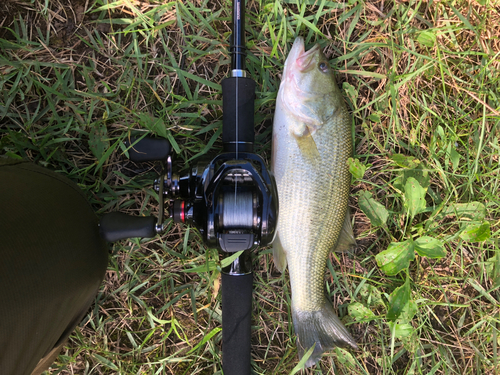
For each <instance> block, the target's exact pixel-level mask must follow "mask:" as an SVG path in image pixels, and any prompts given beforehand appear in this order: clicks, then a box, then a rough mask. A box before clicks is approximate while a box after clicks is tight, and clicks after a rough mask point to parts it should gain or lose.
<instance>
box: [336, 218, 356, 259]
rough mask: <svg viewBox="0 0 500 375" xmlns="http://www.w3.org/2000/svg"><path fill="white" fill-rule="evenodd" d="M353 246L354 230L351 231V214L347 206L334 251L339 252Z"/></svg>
mask: <svg viewBox="0 0 500 375" xmlns="http://www.w3.org/2000/svg"><path fill="white" fill-rule="evenodd" d="M355 246H356V239H355V238H354V232H353V231H352V224H351V214H350V212H349V208H348V209H347V212H346V214H345V218H344V224H343V225H342V230H341V231H340V235H339V238H338V240H337V243H336V244H335V252H339V253H341V252H344V251H350V250H351V249H352V248H353V247H355Z"/></svg>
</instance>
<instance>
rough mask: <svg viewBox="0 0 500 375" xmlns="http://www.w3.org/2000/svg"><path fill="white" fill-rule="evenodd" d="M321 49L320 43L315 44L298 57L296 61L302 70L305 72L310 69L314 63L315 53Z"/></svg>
mask: <svg viewBox="0 0 500 375" xmlns="http://www.w3.org/2000/svg"><path fill="white" fill-rule="evenodd" d="M319 49H320V47H319V44H315V45H314V47H312V48H311V49H310V50H309V51H305V50H304V49H303V52H302V53H301V54H300V55H299V57H297V59H296V60H295V63H296V64H297V68H298V69H299V70H300V71H301V72H305V71H307V70H309V69H310V67H311V65H313V64H314V55H315V54H316V52H317V51H318V50H319Z"/></svg>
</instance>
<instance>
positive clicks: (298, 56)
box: [284, 36, 320, 78]
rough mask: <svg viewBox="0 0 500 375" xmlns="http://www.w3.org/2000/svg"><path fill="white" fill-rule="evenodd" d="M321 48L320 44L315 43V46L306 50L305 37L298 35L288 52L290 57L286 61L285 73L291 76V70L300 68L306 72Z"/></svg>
mask: <svg viewBox="0 0 500 375" xmlns="http://www.w3.org/2000/svg"><path fill="white" fill-rule="evenodd" d="M319 49H320V46H319V44H315V45H314V47H312V48H311V49H309V50H308V51H306V50H305V43H304V38H302V37H300V36H299V37H297V38H296V39H295V41H294V42H293V46H292V49H291V50H290V52H289V54H288V58H287V59H286V61H285V69H284V75H285V77H289V78H290V74H291V73H290V71H292V70H294V67H295V69H298V71H299V72H306V71H307V70H309V69H310V68H311V66H312V63H313V62H314V58H313V57H314V55H315V53H316V52H317V51H318V50H319Z"/></svg>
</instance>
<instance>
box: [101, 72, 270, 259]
mask: <svg viewBox="0 0 500 375" xmlns="http://www.w3.org/2000/svg"><path fill="white" fill-rule="evenodd" d="M227 79H228V80H230V79H231V78H227ZM223 87H224V85H223ZM252 110H253V106H252ZM224 116H225V115H224ZM224 124H226V123H225V122H224ZM224 126H225V125H224ZM252 126H253V124H252ZM224 130H225V129H224ZM129 145H130V149H129V156H130V159H131V160H132V161H135V162H144V161H154V160H158V159H160V161H162V164H163V171H164V172H163V173H162V174H161V175H160V177H159V178H158V179H157V180H156V181H155V184H154V188H155V190H156V191H157V192H158V196H159V200H160V201H159V204H160V207H159V212H160V213H159V217H158V219H157V220H156V219H155V218H154V217H134V216H129V215H125V214H122V213H118V212H113V213H110V214H107V215H104V216H103V218H102V220H101V233H102V234H103V237H104V239H106V240H107V241H109V242H114V241H118V240H120V239H125V238H130V237H153V236H154V235H155V234H156V233H161V232H163V215H164V211H165V210H164V207H163V203H164V202H163V199H165V196H166V197H170V198H171V199H170V201H171V202H170V207H169V214H170V216H171V217H172V218H173V220H174V222H182V223H190V224H194V226H196V227H197V228H198V229H199V231H200V233H201V235H202V236H203V239H204V241H205V243H206V244H207V246H209V247H216V248H219V249H220V250H222V251H223V252H228V253H232V252H236V251H240V250H250V249H252V248H254V247H256V246H265V245H267V244H269V243H271V242H272V241H273V239H274V235H275V233H276V223H277V214H278V207H277V206H278V203H277V199H276V197H277V193H276V184H275V182H274V178H273V176H272V175H271V174H270V173H269V172H268V170H267V168H266V165H265V163H264V160H263V159H262V158H261V157H260V156H259V155H256V154H254V153H252V152H251V151H252V148H253V143H250V142H246V141H244V142H240V144H238V145H237V144H236V143H234V142H231V143H225V144H224V149H225V150H231V149H234V151H233V152H230V151H228V152H224V153H222V154H220V155H217V156H216V157H215V158H214V159H213V160H212V161H210V162H209V163H203V162H199V163H198V164H196V165H195V166H194V167H193V168H192V169H191V172H190V173H189V174H187V175H184V176H182V177H179V175H178V174H175V173H173V171H172V156H171V154H170V151H171V147H170V144H169V142H168V141H167V140H166V139H156V138H147V137H143V138H142V139H137V138H132V139H131V140H130V141H129ZM236 146H239V147H241V148H242V149H243V150H244V151H243V152H241V151H239V150H238V152H236Z"/></svg>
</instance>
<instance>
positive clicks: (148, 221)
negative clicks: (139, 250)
mask: <svg viewBox="0 0 500 375" xmlns="http://www.w3.org/2000/svg"><path fill="white" fill-rule="evenodd" d="M155 226H156V218H155V217H154V216H130V215H127V214H124V213H121V212H110V213H108V214H105V215H104V216H103V217H102V218H101V222H100V223H99V230H100V232H101V237H102V238H104V240H106V241H108V242H115V241H119V240H124V239H126V238H133V237H142V238H151V237H154V236H155V235H156V227H155Z"/></svg>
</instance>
